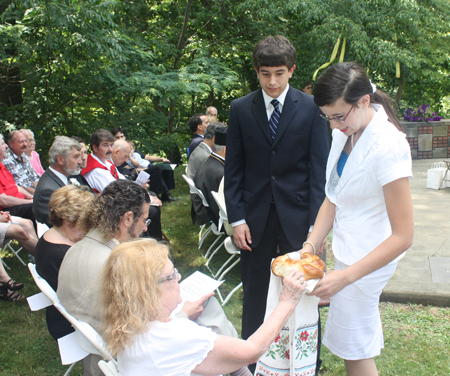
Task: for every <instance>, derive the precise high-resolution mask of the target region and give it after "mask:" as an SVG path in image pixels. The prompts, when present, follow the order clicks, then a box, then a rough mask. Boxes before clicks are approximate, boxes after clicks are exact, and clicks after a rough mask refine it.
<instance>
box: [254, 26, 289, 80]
mask: <svg viewBox="0 0 450 376" xmlns="http://www.w3.org/2000/svg"><path fill="white" fill-rule="evenodd" d="M296 58H297V53H296V52H295V48H294V46H293V45H292V44H291V42H289V41H288V40H287V39H286V38H285V37H283V36H282V35H276V36H269V37H266V38H264V39H263V40H262V41H259V42H258V44H257V45H256V46H255V49H254V50H253V65H254V67H255V68H256V70H257V71H259V68H260V67H279V66H282V65H286V66H287V67H288V68H289V69H291V68H292V67H293V66H294V64H295V59H296Z"/></svg>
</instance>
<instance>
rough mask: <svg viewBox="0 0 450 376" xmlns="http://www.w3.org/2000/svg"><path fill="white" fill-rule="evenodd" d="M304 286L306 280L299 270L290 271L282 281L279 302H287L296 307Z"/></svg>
mask: <svg viewBox="0 0 450 376" xmlns="http://www.w3.org/2000/svg"><path fill="white" fill-rule="evenodd" d="M305 286H306V280H305V276H304V275H303V273H302V272H301V271H300V270H292V271H291V272H290V273H289V275H288V276H287V277H285V278H284V279H283V288H282V289H281V294H280V302H281V301H287V302H292V303H294V304H295V305H296V304H297V303H298V302H299V301H300V298H301V297H302V295H303V292H304V290H305Z"/></svg>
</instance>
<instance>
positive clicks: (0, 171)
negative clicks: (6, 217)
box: [0, 134, 34, 222]
mask: <svg viewBox="0 0 450 376" xmlns="http://www.w3.org/2000/svg"><path fill="white" fill-rule="evenodd" d="M6 149H8V145H6V144H5V142H4V141H3V136H2V135H1V134H0V210H5V209H6V210H7V211H8V212H9V213H10V214H11V215H15V216H17V217H22V218H27V219H30V220H32V221H33V222H34V216H33V209H32V203H33V196H32V195H31V194H30V193H29V192H28V191H27V190H26V189H25V188H22V187H20V186H18V185H17V184H16V182H15V181H14V178H13V176H12V175H11V173H10V172H9V171H8V170H7V169H6V168H5V166H4V165H3V163H2V161H3V159H4V158H5V156H6Z"/></svg>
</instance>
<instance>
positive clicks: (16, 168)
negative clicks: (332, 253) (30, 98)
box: [0, 115, 303, 376]
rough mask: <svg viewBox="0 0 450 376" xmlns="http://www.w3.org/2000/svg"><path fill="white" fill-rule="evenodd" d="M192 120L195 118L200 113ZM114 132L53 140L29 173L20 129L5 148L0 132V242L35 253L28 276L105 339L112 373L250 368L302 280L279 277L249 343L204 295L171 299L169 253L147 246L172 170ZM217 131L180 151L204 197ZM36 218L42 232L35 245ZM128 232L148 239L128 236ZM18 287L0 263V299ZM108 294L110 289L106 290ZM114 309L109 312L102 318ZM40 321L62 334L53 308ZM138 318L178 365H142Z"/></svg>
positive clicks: (213, 183) (155, 235)
mask: <svg viewBox="0 0 450 376" xmlns="http://www.w3.org/2000/svg"><path fill="white" fill-rule="evenodd" d="M203 117H206V115H200V119H202V118H203ZM206 119H207V121H206V122H203V121H202V122H203V123H206V124H207V125H205V126H204V130H205V131H207V130H208V125H209V120H208V118H206ZM210 119H211V120H214V119H215V118H214V117H210ZM114 131H115V134H113V133H111V132H109V131H108V130H105V129H98V130H97V131H95V132H94V133H93V134H92V135H91V137H90V140H89V141H90V149H91V150H92V152H91V153H90V154H89V153H88V152H87V148H86V143H85V142H84V140H82V139H80V138H77V137H72V138H69V137H66V136H57V137H55V140H54V142H53V144H52V146H51V147H50V149H49V164H50V165H49V167H48V168H47V169H46V170H45V171H44V170H43V169H42V170H41V169H39V168H38V167H39V166H40V167H41V168H42V166H41V164H40V159H39V155H38V154H37V153H36V152H35V151H34V136H33V134H32V133H31V132H29V131H27V130H22V131H13V132H12V134H11V135H9V137H8V145H9V147H10V151H9V152H7V148H8V145H6V144H5V143H4V142H3V139H2V138H0V142H1V144H0V161H2V160H3V159H4V158H7V161H8V162H7V164H1V163H0V173H1V174H2V179H1V184H0V189H1V193H0V210H3V211H0V231H1V232H0V241H1V242H2V243H3V242H4V241H5V240H6V239H16V240H18V241H19V243H20V244H21V245H22V246H23V247H24V248H25V249H26V250H27V251H28V252H29V253H30V254H34V255H35V257H36V268H37V272H38V273H39V274H40V275H41V276H42V277H43V278H44V279H46V280H47V282H48V283H49V284H50V286H51V287H52V288H53V289H54V290H55V291H57V294H58V297H59V300H60V301H61V303H62V304H63V305H64V307H65V308H66V309H67V311H68V312H69V313H70V314H72V315H73V316H75V317H76V318H78V319H80V320H82V321H85V322H88V323H89V324H90V325H92V326H93V327H94V328H95V329H96V330H98V331H99V332H100V333H101V334H102V335H103V336H104V338H105V340H106V342H107V344H108V346H109V348H110V349H111V350H112V352H113V353H114V355H115V356H117V357H118V361H119V367H120V372H121V374H123V375H126V374H130V375H131V374H133V375H137V374H149V372H150V374H153V372H155V374H156V373H158V374H167V375H169V374H173V375H176V374H180V373H183V374H185V373H186V374H187V373H190V372H195V373H199V374H211V372H217V374H219V373H225V372H230V373H231V375H233V376H239V375H250V372H249V371H248V368H247V367H246V365H247V364H249V363H252V362H254V360H255V359H256V358H257V357H258V355H259V354H261V352H262V351H265V350H266V349H267V347H268V346H269V344H270V342H271V341H272V340H273V339H274V338H275V336H276V335H277V334H278V332H279V327H280V326H281V325H283V322H284V320H285V319H286V317H287V316H288V315H289V314H290V313H291V312H292V309H293V307H294V306H295V302H296V301H298V299H299V298H300V296H301V295H302V290H303V286H301V285H300V283H299V281H298V279H297V278H290V279H289V278H286V282H285V283H286V286H287V288H286V289H285V290H283V291H284V292H283V294H282V297H281V300H280V301H282V302H283V303H282V304H280V308H279V309H278V311H277V313H276V314H275V315H273V316H274V317H273V319H271V323H270V325H269V324H268V325H265V326H263V327H261V329H260V331H259V332H257V333H256V334H255V336H254V337H252V338H251V339H249V340H248V341H242V340H239V339H238V334H237V332H236V330H235V328H234V327H233V325H232V324H231V323H230V322H229V321H228V319H227V318H226V315H225V313H224V311H223V309H222V307H221V305H220V303H219V302H218V301H217V300H216V299H215V298H214V297H212V295H213V294H212V293H210V294H207V295H205V296H204V297H202V298H201V299H199V300H198V301H195V302H190V301H184V302H181V298H180V296H179V287H178V280H179V279H180V275H179V274H178V272H177V271H176V269H174V268H173V264H172V263H171V261H170V260H169V259H168V256H169V254H168V248H167V247H166V246H165V245H163V244H162V243H159V242H158V241H160V240H162V239H163V233H162V231H161V205H162V201H166V202H170V201H174V200H175V199H174V198H173V196H172V195H171V194H170V189H173V188H174V178H173V171H172V169H166V168H161V167H160V165H155V164H153V162H163V163H169V162H170V161H168V160H167V159H165V158H159V157H156V156H152V155H144V154H142V153H139V152H137V151H136V150H135V145H134V143H133V142H131V141H126V140H125V136H124V132H123V129H121V128H119V129H115V130H114ZM226 134H227V128H226V127H225V126H224V124H222V123H217V122H212V124H211V126H210V128H209V132H206V135H205V137H204V138H203V137H201V139H202V140H203V142H201V143H199V144H198V145H196V146H199V145H201V146H200V147H199V148H198V149H196V150H194V151H195V152H193V153H192V155H191V160H190V163H189V174H190V176H191V177H192V178H193V179H194V181H195V183H196V184H197V185H198V186H199V187H200V188H201V189H202V190H204V191H205V196H207V199H208V200H212V197H211V195H210V191H211V190H216V191H218V190H219V184H220V182H221V181H222V179H223V166H224V160H225V151H226V147H225V143H226ZM202 136H203V135H202ZM30 144H32V145H30ZM31 161H34V162H33V164H31ZM6 166H8V167H6ZM30 166H31V167H30ZM33 166H35V167H36V169H37V170H36V171H35V170H34V169H33ZM30 170H33V171H32V172H30ZM38 170H39V173H38ZM140 171H145V172H147V173H148V174H149V175H150V181H149V182H147V183H145V184H144V185H143V186H140V185H138V184H136V183H135V182H133V181H132V180H133V179H134V178H135V177H136V175H137V174H139V172H140ZM167 172H169V173H167ZM24 175H26V176H24ZM148 188H150V191H149V190H147V189H148ZM152 190H154V191H152ZM158 195H159V197H158ZM211 202H212V201H211ZM214 204H215V203H214ZM202 209H203V212H202V213H201V212H199V213H198V215H196V217H197V218H202V217H203V219H201V221H205V223H206V222H210V221H212V222H214V223H216V225H217V221H218V208H217V205H211V207H210V208H208V209H207V210H206V212H205V211H204V209H205V208H202ZM36 221H37V222H38V223H43V224H45V225H47V226H48V227H49V230H48V231H46V232H45V233H44V234H43V235H42V236H41V237H40V239H39V240H38V237H37V234H36V230H35V228H37V227H36ZM199 222H200V220H199ZM139 237H144V238H152V239H153V240H152V239H148V240H136V238H139ZM116 249H117V252H116ZM93 250H95V252H94V251H93ZM114 260H119V261H117V262H116V261H114ZM137 264H139V267H138V265H137ZM105 265H106V268H105ZM116 267H117V270H114V268H116ZM131 270H132V271H133V272H132V274H129V271H131ZM127 271H128V272H127ZM108 273H113V274H114V275H116V276H117V277H115V285H112V284H110V282H112V280H111V278H110V276H109V275H108ZM131 277H132V278H131ZM101 278H102V279H101ZM130 278H131V280H130ZM102 281H103V282H102ZM130 283H131V284H130ZM133 284H134V285H133ZM22 287H23V284H21V283H17V282H15V281H14V280H13V279H11V278H10V277H9V275H8V274H7V273H6V271H5V270H4V268H3V267H2V266H1V267H0V297H1V298H2V299H6V300H10V301H18V300H21V299H23V296H21V295H19V294H18V292H17V291H18V290H20V289H21V288H22ZM111 289H112V290H114V291H115V292H116V293H117V294H118V295H117V296H113V294H111V292H110V290H111ZM121 289H123V290H128V289H131V290H132V293H131V291H126V292H125V294H123V293H122V292H120V291H121ZM105 294H107V295H108V296H111V299H108V300H109V301H110V303H107V304H106V303H104V304H98V302H100V301H101V302H105V299H104V297H105V296H106V295H105ZM123 299H128V300H129V301H134V302H135V303H136V302H137V301H139V304H134V303H133V304H129V303H128V302H126V301H125V300H123ZM124 303H125V304H126V306H127V307H129V309H130V311H128V310H122V309H119V308H118V306H117V304H118V305H120V304H124ZM150 306H151V307H150ZM120 311H121V315H119V316H117V315H114V314H113V312H120ZM46 320H47V326H48V330H49V332H50V334H51V336H52V337H53V338H54V339H55V340H56V339H58V338H61V337H64V336H65V335H67V334H69V333H71V332H72V331H73V328H72V326H71V325H70V324H69V322H68V321H67V320H66V319H65V318H64V317H63V316H62V315H61V314H60V313H59V312H58V311H57V310H56V309H55V308H54V307H53V306H51V307H48V308H47V312H46ZM164 323H167V325H166V324H164ZM153 324H154V328H153ZM123 325H124V326H126V327H129V328H130V329H129V330H126V331H125V332H126V333H127V334H126V335H124V336H122V335H119V336H117V333H118V332H121V333H125V332H124V331H122V330H118V329H117V328H118V327H121V326H123ZM149 325H152V330H151V332H152V333H153V332H154V331H156V332H158V333H159V334H158V335H163V336H167V337H164V338H165V341H166V343H164V344H162V345H163V346H164V348H167V346H169V347H173V348H176V349H177V351H179V354H180V356H179V360H178V361H177V362H171V361H168V359H167V358H166V355H167V354H163V353H164V351H161V352H160V354H159V355H158V357H154V358H153V360H149V359H148V358H147V357H146V355H147V354H148V353H147V352H146V351H143V352H142V344H145V345H146V346H152V347H153V346H154V344H152V343H151V339H150V338H149V337H148V334H149V333H150V332H148V329H147V328H149ZM180 331H181V332H183V331H184V332H185V335H184V336H183V338H182V339H180V338H178V335H177V333H179V332H180ZM153 340H154V339H153ZM141 342H142V343H141ZM130 346H131V347H130ZM138 349H141V350H139V351H137V350H138ZM235 349H239V351H238V352H237V351H235ZM135 350H136V351H137V353H136V351H135ZM99 360H100V357H98V356H96V355H89V356H87V357H86V358H85V359H84V360H83V374H84V375H86V376H87V375H102V372H101V371H100V369H99V367H98V361H99Z"/></svg>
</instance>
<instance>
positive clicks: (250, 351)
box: [194, 270, 305, 375]
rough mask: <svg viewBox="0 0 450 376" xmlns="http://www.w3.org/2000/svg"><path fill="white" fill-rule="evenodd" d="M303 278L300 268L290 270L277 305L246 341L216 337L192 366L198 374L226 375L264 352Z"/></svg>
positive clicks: (301, 288)
mask: <svg viewBox="0 0 450 376" xmlns="http://www.w3.org/2000/svg"><path fill="white" fill-rule="evenodd" d="M304 288H305V278H304V276H303V273H301V272H300V271H298V270H297V271H292V272H291V273H290V274H289V275H288V276H287V277H286V278H284V281H283V289H282V291H281V294H280V301H279V303H278V306H277V307H276V308H275V310H274V311H273V312H272V314H271V315H270V316H269V318H268V319H267V320H266V321H265V322H264V323H263V324H262V325H261V327H260V328H259V329H258V330H257V331H256V332H255V333H254V334H253V335H252V336H251V337H250V338H249V339H248V340H246V341H244V340H241V339H237V338H232V337H227V336H220V335H219V336H217V341H216V342H215V344H214V348H213V349H212V350H211V351H210V352H209V353H208V356H207V357H206V358H205V359H204V360H203V362H202V363H200V364H199V365H198V366H197V367H195V369H194V373H198V374H200V375H217V374H226V373H229V372H232V371H235V370H237V369H239V368H241V367H244V366H246V365H248V364H251V363H253V362H255V361H257V360H258V359H259V357H260V356H261V355H262V354H264V351H266V350H267V349H268V348H269V346H270V344H271V343H272V342H273V340H274V339H275V338H276V336H277V335H278V334H279V333H280V331H281V329H282V328H283V325H284V324H285V323H286V321H287V319H288V318H289V316H290V315H291V314H292V312H293V311H294V309H295V306H296V305H297V303H298V302H299V300H300V298H301V297H302V295H303V291H304Z"/></svg>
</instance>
